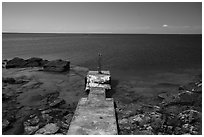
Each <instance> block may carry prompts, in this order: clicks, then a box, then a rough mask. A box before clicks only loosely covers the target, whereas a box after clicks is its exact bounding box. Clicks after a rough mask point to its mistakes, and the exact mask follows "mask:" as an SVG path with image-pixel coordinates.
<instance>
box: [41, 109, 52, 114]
mask: <svg viewBox="0 0 204 137" xmlns="http://www.w3.org/2000/svg"><path fill="white" fill-rule="evenodd" d="M50 112H52V110H51V109H47V110H44V111H41V113H42V114H47V113H50Z"/></svg>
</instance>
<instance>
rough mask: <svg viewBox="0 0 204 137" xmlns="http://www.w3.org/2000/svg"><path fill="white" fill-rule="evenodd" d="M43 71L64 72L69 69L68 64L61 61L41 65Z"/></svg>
mask: <svg viewBox="0 0 204 137" xmlns="http://www.w3.org/2000/svg"><path fill="white" fill-rule="evenodd" d="M43 69H44V71H54V72H64V71H68V70H69V69H70V62H69V61H63V60H54V61H49V62H48V63H46V64H45V65H43Z"/></svg>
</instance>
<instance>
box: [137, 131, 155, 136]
mask: <svg viewBox="0 0 204 137" xmlns="http://www.w3.org/2000/svg"><path fill="white" fill-rule="evenodd" d="M139 134H140V135H154V133H153V132H152V131H150V130H142V131H140V132H139Z"/></svg>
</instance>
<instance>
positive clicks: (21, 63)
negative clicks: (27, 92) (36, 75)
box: [6, 57, 27, 68]
mask: <svg viewBox="0 0 204 137" xmlns="http://www.w3.org/2000/svg"><path fill="white" fill-rule="evenodd" d="M26 64H27V62H26V61H25V60H24V59H22V58H19V57H15V58H13V59H12V60H9V61H8V62H7V63H6V68H23V67H25V65H26Z"/></svg>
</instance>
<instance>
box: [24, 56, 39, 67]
mask: <svg viewBox="0 0 204 137" xmlns="http://www.w3.org/2000/svg"><path fill="white" fill-rule="evenodd" d="M42 61H43V59H41V58H36V57H33V58H30V59H27V60H26V62H27V63H26V67H40V66H42Z"/></svg>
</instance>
